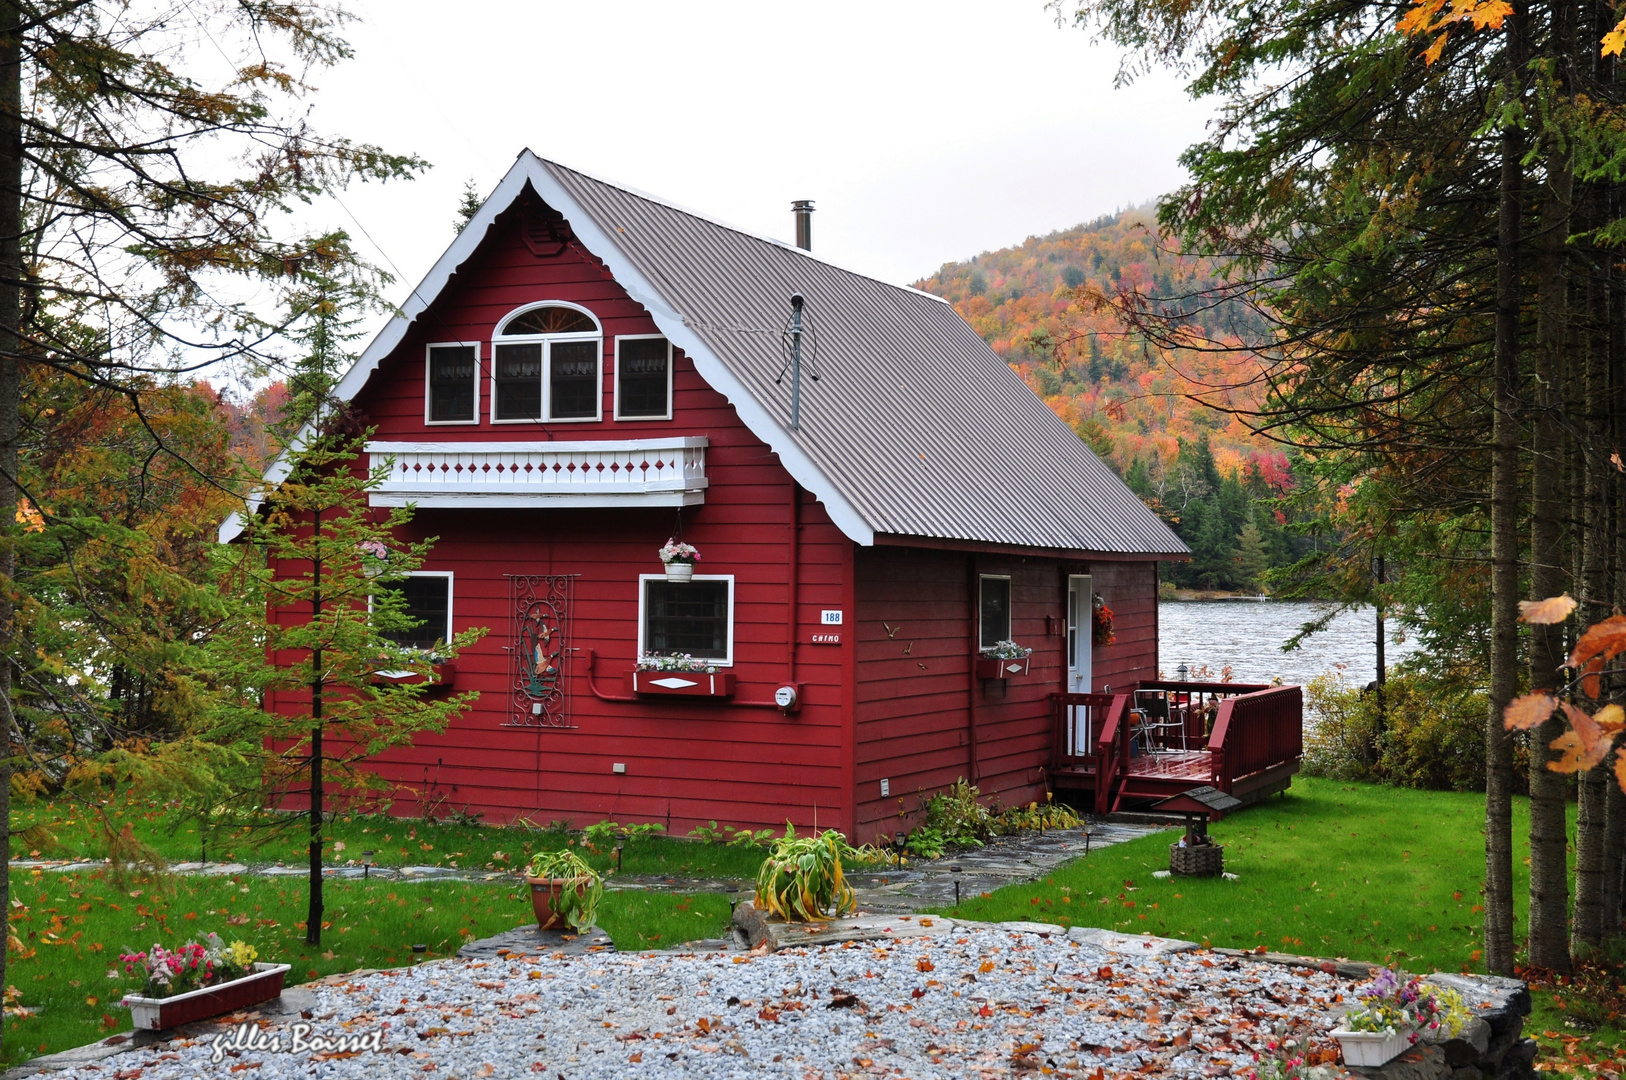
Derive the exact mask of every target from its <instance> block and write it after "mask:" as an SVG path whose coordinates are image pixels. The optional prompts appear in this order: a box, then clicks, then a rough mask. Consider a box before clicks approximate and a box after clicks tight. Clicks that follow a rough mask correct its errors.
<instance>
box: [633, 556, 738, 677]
mask: <svg viewBox="0 0 1626 1080" xmlns="http://www.w3.org/2000/svg"><path fill="white" fill-rule="evenodd" d="M639 588H640V589H641V594H640V596H639V603H638V608H639V618H638V655H640V656H645V655H648V654H650V653H654V654H656V655H659V656H670V655H672V654H673V653H679V654H687V655H689V656H692V657H694V658H695V659H696V660H707V661H710V662H711V663H713V664H719V665H725V666H726V665H728V664H732V663H733V662H734V579H733V577H731V576H726V575H723V576H717V575H698V574H697V575H696V576H695V577H694V579H693V580H691V581H686V582H682V583H678V582H671V581H667V580H666V577H665V575H662V574H645V575H643V576H642V577H641V578H640V579H639Z"/></svg>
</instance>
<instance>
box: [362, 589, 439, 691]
mask: <svg viewBox="0 0 1626 1080" xmlns="http://www.w3.org/2000/svg"><path fill="white" fill-rule="evenodd" d="M400 577H402V578H415V577H441V578H445V579H446V625H445V627H444V628H443V629H444V630H445V631H446V632H445V633H444V634H442V635H440V640H442V641H450V640H452V614H453V612H454V611H455V610H456V601H457V593H456V591H455V589H454V583H453V581H452V571H450V570H409V571H408V572H407V573H405V574H402V575H400ZM397 580H399V578H397ZM380 584H381V585H383V586H384V587H385V588H389V586H390V584H391V583H390V582H388V581H385V582H380ZM372 613H373V595H372V593H368V594H367V615H368V616H369V617H371V616H372ZM421 651H425V652H426V651H428V650H421ZM380 674H383V675H391V674H399V673H398V672H388V671H385V672H381V673H380Z"/></svg>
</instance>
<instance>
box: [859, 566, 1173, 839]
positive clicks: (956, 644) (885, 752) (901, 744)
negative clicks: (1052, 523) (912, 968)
mask: <svg viewBox="0 0 1626 1080" xmlns="http://www.w3.org/2000/svg"><path fill="white" fill-rule="evenodd" d="M1069 573H1074V574H1077V573H1090V574H1092V575H1093V577H1092V585H1093V587H1094V589H1095V591H1096V592H1098V593H1100V594H1101V596H1102V598H1103V599H1104V600H1105V601H1106V602H1107V604H1108V605H1109V606H1110V607H1112V608H1113V610H1114V614H1115V616H1116V620H1117V621H1116V629H1117V637H1118V640H1117V643H1116V644H1114V645H1112V646H1097V647H1096V648H1095V650H1094V656H1093V674H1094V683H1095V688H1096V689H1100V688H1101V687H1102V686H1103V685H1104V684H1107V683H1112V682H1116V683H1118V684H1119V685H1127V684H1128V683H1130V682H1133V681H1135V680H1137V679H1149V678H1152V677H1154V675H1155V673H1156V667H1157V635H1156V599H1157V589H1156V568H1155V564H1154V563H1151V562H1113V563H1099V564H1096V565H1094V566H1087V565H1084V564H1079V563H1071V562H1063V561H1061V560H1057V559H1046V558H1039V557H1020V556H1006V555H973V554H969V553H965V552H954V551H943V550H937V549H908V548H895V547H878V548H867V549H860V550H859V552H858V559H857V580H858V599H857V602H856V604H855V607H856V612H857V614H856V620H857V653H858V686H857V706H856V719H857V726H858V734H857V745H856V747H855V759H854V760H855V772H856V779H855V792H854V799H855V801H856V803H857V807H858V835H859V838H860V839H862V840H871V839H875V838H876V837H878V836H881V837H885V836H890V835H891V833H892V832H894V831H896V830H897V829H899V828H907V827H908V826H909V825H910V824H912V823H913V822H914V821H915V820H917V818H918V811H919V808H920V806H921V804H922V801H923V799H924V798H925V797H927V796H930V795H931V794H932V793H934V792H935V791H937V790H940V789H941V788H943V787H945V786H947V785H948V784H951V783H953V782H954V781H955V780H956V779H959V778H961V777H965V778H967V779H970V780H971V781H972V782H973V783H975V784H976V785H977V786H978V787H979V788H980V789H981V790H982V793H983V795H984V796H985V797H988V798H990V799H996V798H997V799H999V800H1001V801H1002V802H1003V803H1005V804H1006V805H1010V804H1012V803H1016V802H1026V801H1029V800H1032V799H1039V798H1043V797H1044V790H1045V784H1044V769H1045V767H1046V766H1048V765H1049V763H1050V739H1051V733H1050V702H1049V696H1050V695H1051V694H1052V693H1055V692H1057V691H1060V690H1061V689H1062V688H1063V683H1064V681H1065V678H1066V670H1067V669H1066V656H1065V648H1066V640H1065V636H1064V634H1063V633H1062V630H1063V627H1064V623H1063V615H1064V610H1063V609H1064V606H1065V603H1066V589H1067V575H1068V574H1069ZM982 574H995V575H1009V576H1010V578H1011V603H1012V613H1011V616H1012V621H1011V631H1012V634H1013V636H1014V638H1015V640H1016V641H1017V642H1019V643H1020V644H1022V645H1026V646H1030V647H1031V648H1032V649H1033V656H1032V658H1031V659H1030V661H1029V672H1028V674H1027V675H1026V676H1022V677H1016V678H1011V679H1007V680H986V681H985V680H981V679H974V678H973V677H972V673H971V664H972V659H973V652H974V648H975V643H974V641H973V633H974V629H973V625H972V622H971V620H972V618H973V616H974V614H975V611H976V595H977V594H976V589H977V582H976V579H977V577H978V576H979V575H982ZM973 710H974V711H975V733H974V734H975V748H974V750H973V730H972V726H971V723H970V719H969V714H970V713H971V712H972V711H973ZM883 778H885V779H886V780H887V781H888V784H889V787H890V791H891V794H890V795H889V796H886V797H882V795H881V785H880V781H881V780H882V779H883Z"/></svg>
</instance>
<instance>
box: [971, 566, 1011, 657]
mask: <svg viewBox="0 0 1626 1080" xmlns="http://www.w3.org/2000/svg"><path fill="white" fill-rule="evenodd" d="M981 583H982V588H981V589H979V590H978V591H979V592H980V594H981V595H980V596H979V597H978V601H977V603H978V608H979V616H980V618H979V620H978V621H979V623H980V624H981V631H980V632H979V634H978V635H977V636H978V642H977V644H978V645H979V646H980V647H981V648H984V649H992V648H993V647H994V646H995V645H998V644H999V643H1000V642H1001V641H1009V640H1011V579H1010V578H1008V577H990V576H988V575H983V577H982V578H981Z"/></svg>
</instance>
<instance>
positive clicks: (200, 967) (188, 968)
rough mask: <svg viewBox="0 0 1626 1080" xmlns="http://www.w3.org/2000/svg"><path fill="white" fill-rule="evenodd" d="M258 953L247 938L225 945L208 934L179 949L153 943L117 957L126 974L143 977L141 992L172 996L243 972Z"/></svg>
mask: <svg viewBox="0 0 1626 1080" xmlns="http://www.w3.org/2000/svg"><path fill="white" fill-rule="evenodd" d="M258 956H259V953H258V952H256V951H255V949H254V947H253V946H252V945H249V944H247V943H246V942H242V941H234V942H232V943H231V944H230V945H227V944H226V943H225V942H224V941H222V940H220V935H219V934H209V935H208V936H207V937H205V938H204V939H203V941H202V942H196V941H189V942H187V943H186V944H185V945H182V946H181V947H180V948H178V949H173V950H171V949H166V948H164V947H163V946H162V945H160V944H156V943H155V944H154V945H153V947H152V948H151V949H149V950H148V951H146V952H139V953H125V954H122V955H121V956H120V957H119V959H120V960H121V961H123V963H124V972H125V974H127V975H139V976H141V978H142V979H143V981H144V985H143V987H142V995H143V996H145V997H173V996H174V995H176V994H184V993H186V992H187V991H189V990H198V989H201V988H202V987H205V986H213V985H215V984H217V983H223V982H230V981H231V980H233V979H236V978H239V977H241V976H243V975H246V974H248V973H249V971H251V970H252V968H253V964H254V960H255V958H256V957H258ZM110 974H111V973H110Z"/></svg>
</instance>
